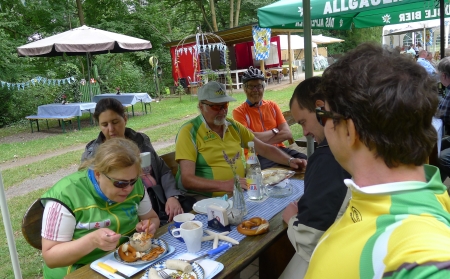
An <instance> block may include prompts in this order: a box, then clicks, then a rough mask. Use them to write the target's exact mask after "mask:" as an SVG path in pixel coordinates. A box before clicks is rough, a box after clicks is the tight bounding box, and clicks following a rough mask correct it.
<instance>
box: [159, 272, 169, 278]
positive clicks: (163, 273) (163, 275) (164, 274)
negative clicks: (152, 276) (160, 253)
mask: <svg viewBox="0 0 450 279" xmlns="http://www.w3.org/2000/svg"><path fill="white" fill-rule="evenodd" d="M158 274H159V276H161V277H162V278H163V279H170V278H171V276H170V275H169V274H167V273H166V272H165V271H164V270H160V271H158Z"/></svg>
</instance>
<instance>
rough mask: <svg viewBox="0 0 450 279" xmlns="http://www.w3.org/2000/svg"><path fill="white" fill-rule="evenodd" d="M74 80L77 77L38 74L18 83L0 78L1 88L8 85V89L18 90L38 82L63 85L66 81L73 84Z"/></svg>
mask: <svg viewBox="0 0 450 279" xmlns="http://www.w3.org/2000/svg"><path fill="white" fill-rule="evenodd" d="M73 81H75V77H67V78H63V79H47V78H44V77H40V76H37V77H35V78H32V79H30V80H29V81H25V82H16V83H11V82H6V81H2V80H0V86H1V88H3V87H4V86H6V87H7V88H8V89H15V88H16V87H17V89H18V90H20V89H22V90H23V89H25V87H30V86H36V85H38V84H42V85H61V84H66V83H68V84H71V83H72V82H73Z"/></svg>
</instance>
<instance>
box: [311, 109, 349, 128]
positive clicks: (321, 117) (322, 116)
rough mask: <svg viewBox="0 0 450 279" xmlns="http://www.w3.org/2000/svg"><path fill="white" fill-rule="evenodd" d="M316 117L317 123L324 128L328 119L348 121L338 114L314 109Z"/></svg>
mask: <svg viewBox="0 0 450 279" xmlns="http://www.w3.org/2000/svg"><path fill="white" fill-rule="evenodd" d="M316 117H317V120H318V121H319V123H320V125H322V126H325V123H326V122H327V120H328V119H329V118H331V119H337V120H339V119H348V117H345V116H343V115H340V114H338V113H334V112H331V111H327V110H322V108H316Z"/></svg>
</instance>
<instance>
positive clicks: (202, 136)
mask: <svg viewBox="0 0 450 279" xmlns="http://www.w3.org/2000/svg"><path fill="white" fill-rule="evenodd" d="M230 101H236V99H235V98H233V97H230V96H228V94H227V91H226V88H225V85H223V84H221V83H218V82H216V81H211V82H209V83H207V84H206V85H203V86H202V87H201V88H200V89H199V92H198V109H199V111H200V113H201V114H200V115H199V116H197V117H196V118H194V119H192V120H190V121H189V122H187V123H185V124H184V125H183V126H181V128H180V131H179V132H178V135H177V138H176V145H175V159H176V160H177V161H178V163H179V164H180V166H179V169H178V173H177V177H176V180H177V185H178V188H180V189H182V190H185V191H189V192H190V193H192V194H193V195H194V194H196V195H197V196H195V197H196V198H197V199H201V198H202V197H201V196H206V197H211V196H220V195H223V194H225V193H231V192H232V191H233V187H234V174H233V171H232V168H231V166H230V164H229V163H228V162H227V161H226V159H225V156H224V153H225V154H226V155H227V157H228V158H229V159H231V160H233V158H234V166H235V168H236V170H235V171H236V175H238V176H239V178H240V182H241V186H242V187H243V188H244V189H246V188H247V187H246V182H245V170H244V166H243V163H242V161H241V157H240V156H238V158H236V154H239V155H241V154H242V148H248V146H247V143H248V142H249V141H253V142H254V143H255V148H256V151H257V152H258V153H259V154H261V155H263V156H267V158H269V159H271V160H272V161H275V162H277V163H279V164H282V165H286V166H290V167H292V168H296V169H301V168H304V167H305V166H306V160H302V159H297V158H292V157H290V156H289V155H288V154H286V153H284V152H282V151H280V150H279V149H278V148H276V147H275V146H272V145H268V144H265V143H263V142H262V141H260V140H258V139H257V138H255V137H254V135H253V133H252V132H251V131H250V130H248V129H247V128H245V127H244V126H243V125H242V124H240V123H238V122H236V121H234V120H233V119H231V118H228V117H227V113H228V105H229V102H230Z"/></svg>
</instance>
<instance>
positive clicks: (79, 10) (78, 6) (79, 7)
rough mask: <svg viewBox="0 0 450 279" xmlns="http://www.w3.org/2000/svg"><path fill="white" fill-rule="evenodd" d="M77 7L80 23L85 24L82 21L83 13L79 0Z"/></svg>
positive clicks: (78, 0) (79, 0)
mask: <svg viewBox="0 0 450 279" xmlns="http://www.w3.org/2000/svg"><path fill="white" fill-rule="evenodd" d="M77 8H78V18H80V25H81V26H83V25H86V23H85V22H84V14H83V7H82V6H81V0H77Z"/></svg>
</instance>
